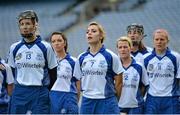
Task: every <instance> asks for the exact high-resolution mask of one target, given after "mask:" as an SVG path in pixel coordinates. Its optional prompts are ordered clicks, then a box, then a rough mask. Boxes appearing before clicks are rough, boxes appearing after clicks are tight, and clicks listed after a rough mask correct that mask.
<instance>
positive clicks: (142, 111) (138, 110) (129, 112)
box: [119, 105, 144, 114]
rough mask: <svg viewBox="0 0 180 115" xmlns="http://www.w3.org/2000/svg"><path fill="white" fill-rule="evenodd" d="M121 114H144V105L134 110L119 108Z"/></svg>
mask: <svg viewBox="0 0 180 115" xmlns="http://www.w3.org/2000/svg"><path fill="white" fill-rule="evenodd" d="M119 109H120V112H121V113H126V114H144V105H142V106H140V107H135V108H119Z"/></svg>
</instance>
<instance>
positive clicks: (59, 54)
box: [57, 50, 67, 60]
mask: <svg viewBox="0 0 180 115" xmlns="http://www.w3.org/2000/svg"><path fill="white" fill-rule="evenodd" d="M66 55H67V53H66V52H65V51H64V50H62V51H59V52H57V56H58V58H59V59H60V60H61V59H64V58H65V57H66Z"/></svg>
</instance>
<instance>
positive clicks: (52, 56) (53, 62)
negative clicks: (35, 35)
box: [47, 44, 57, 69]
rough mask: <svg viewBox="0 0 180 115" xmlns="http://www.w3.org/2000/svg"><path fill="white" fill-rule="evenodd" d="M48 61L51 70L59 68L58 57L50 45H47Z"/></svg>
mask: <svg viewBox="0 0 180 115" xmlns="http://www.w3.org/2000/svg"><path fill="white" fill-rule="evenodd" d="M47 61H48V68H49V69H53V68H55V67H56V66H57V59H56V55H55V52H54V50H53V49H52V47H51V45H50V44H48V45H47Z"/></svg>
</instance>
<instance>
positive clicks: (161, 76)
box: [149, 73, 173, 78]
mask: <svg viewBox="0 0 180 115" xmlns="http://www.w3.org/2000/svg"><path fill="white" fill-rule="evenodd" d="M152 77H154V78H157V77H159V78H169V77H173V76H172V75H171V74H170V73H164V74H162V73H149V78H152Z"/></svg>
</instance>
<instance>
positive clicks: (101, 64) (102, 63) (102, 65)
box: [98, 60, 106, 68]
mask: <svg viewBox="0 0 180 115" xmlns="http://www.w3.org/2000/svg"><path fill="white" fill-rule="evenodd" d="M98 66H99V67H101V68H105V67H106V61H105V60H101V61H100V62H99V65H98Z"/></svg>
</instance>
